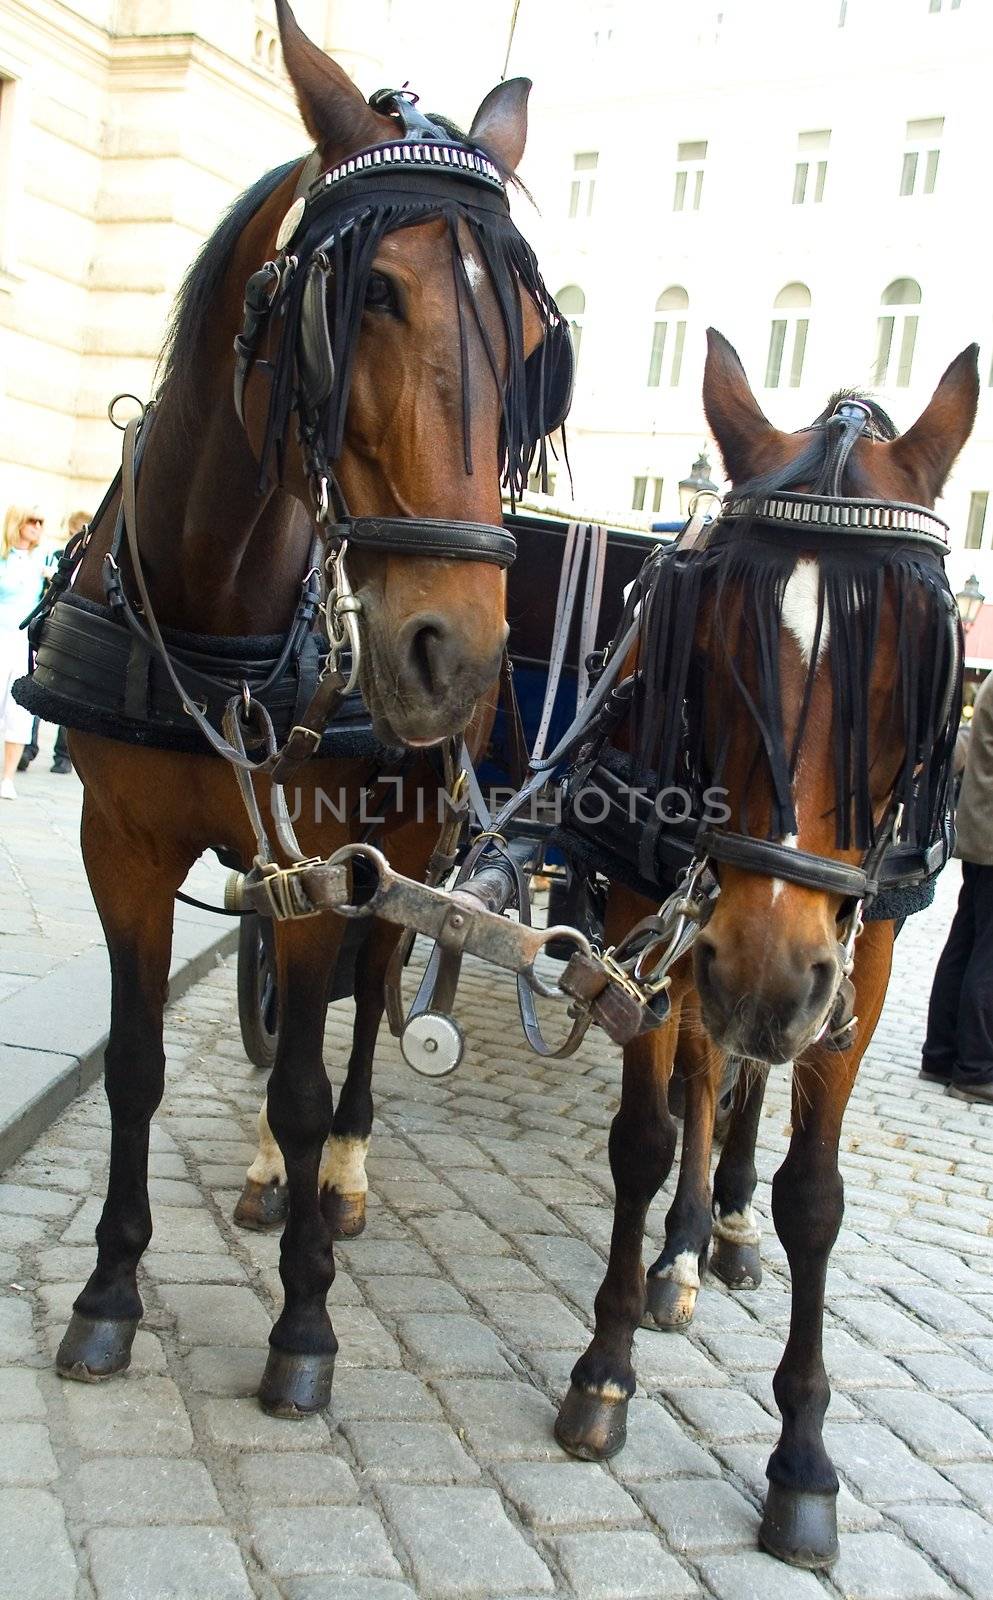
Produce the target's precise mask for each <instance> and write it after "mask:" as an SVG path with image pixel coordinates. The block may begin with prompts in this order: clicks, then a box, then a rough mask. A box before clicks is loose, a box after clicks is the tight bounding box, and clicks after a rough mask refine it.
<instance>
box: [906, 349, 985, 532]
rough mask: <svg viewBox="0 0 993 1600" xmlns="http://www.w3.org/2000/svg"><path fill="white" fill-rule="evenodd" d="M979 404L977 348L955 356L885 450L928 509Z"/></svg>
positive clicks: (966, 436) (968, 429) (973, 419)
mask: <svg viewBox="0 0 993 1600" xmlns="http://www.w3.org/2000/svg"><path fill="white" fill-rule="evenodd" d="M978 405H979V346H978V344H970V345H967V346H966V348H965V349H964V350H963V351H962V352H961V353H960V354H959V355H957V356H956V357H955V360H954V361H953V362H952V364H951V366H950V367H948V369H947V370H946V372H945V373H944V375H943V377H942V379H941V382H940V383H939V384H938V387H937V389H935V391H934V394H933V395H932V396H931V399H930V400H929V402H928V404H927V407H926V409H925V410H924V411H923V412H922V413H921V415H920V416H919V417H918V419H917V421H916V422H915V423H914V425H913V427H910V428H908V429H907V431H906V433H902V434H901V435H900V436H899V438H898V439H894V440H893V442H892V444H889V445H887V447H886V448H887V449H888V450H889V452H890V457H891V459H892V460H893V461H895V462H896V463H897V465H898V466H900V467H901V468H902V469H903V471H904V472H906V473H909V475H910V477H911V479H912V481H913V483H914V485H915V492H916V494H917V497H918V499H919V500H920V501H921V502H922V503H923V504H924V505H933V504H934V502H935V500H937V498H938V496H939V495H940V493H941V491H942V489H943V488H944V487H945V479H946V478H947V477H948V474H949V472H950V471H951V469H952V464H953V462H954V460H955V457H956V456H957V455H958V453H959V451H960V450H961V448H962V446H963V445H964V444H965V441H966V440H967V439H968V437H969V435H970V433H971V432H972V425H973V423H974V422H975V420H976V408H977V406H978Z"/></svg>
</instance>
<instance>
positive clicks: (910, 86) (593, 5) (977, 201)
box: [0, 0, 993, 595]
mask: <svg viewBox="0 0 993 1600" xmlns="http://www.w3.org/2000/svg"><path fill="white" fill-rule="evenodd" d="M296 11H297V15H298V17H299V19H300V21H301V23H302V24H303V25H304V26H305V27H306V28H307V29H308V31H309V32H310V33H311V35H312V37H314V38H315V39H317V40H318V41H319V42H321V43H322V44H323V45H324V46H325V47H326V48H328V49H331V50H332V51H333V52H334V53H335V54H336V55H337V56H338V58H339V59H340V60H342V61H343V63H344V64H345V65H346V66H347V67H348V69H349V70H350V71H351V72H352V73H353V75H354V76H355V77H356V79H357V81H358V82H359V84H360V85H361V87H362V88H363V89H365V90H366V91H370V90H372V89H374V88H377V87H379V86H380V85H381V84H382V83H383V82H391V83H393V82H395V83H400V82H403V81H404V80H405V79H407V78H409V79H410V80H411V82H412V84H413V86H414V87H415V88H418V89H420V90H421V91H422V93H423V101H424V104H425V106H426V107H427V108H428V109H433V108H441V109H443V110H445V111H447V112H449V113H450V114H451V115H453V116H454V117H455V118H456V119H461V120H462V121H463V123H468V122H469V121H470V120H471V117H472V113H473V110H474V108H475V106H476V105H477V104H478V101H479V100H480V98H481V97H482V95H483V94H484V93H485V91H486V90H487V89H488V88H489V87H490V86H491V85H492V84H493V83H494V82H496V81H497V80H498V79H499V77H500V76H501V73H502V72H503V70H504V67H505V65H506V67H507V71H508V72H509V73H510V74H515V73H523V74H526V75H527V76H529V77H531V78H533V79H534V83H535V89H534V94H533V96H532V112H531V132H530V138H529V144H528V151H527V154H526V156H525V162H524V167H523V173H522V175H523V177H524V179H525V182H526V183H527V185H528V187H529V188H530V190H531V193H532V194H533V195H534V197H535V199H536V201H537V205H538V211H537V213H536V212H535V211H534V210H532V208H531V207H530V206H529V205H528V204H527V202H526V201H525V200H523V199H520V198H518V199H517V200H516V201H515V207H516V209H517V210H518V213H519V216H520V221H521V225H522V227H523V228H524V230H525V232H526V233H527V235H528V237H529V238H531V239H532V241H533V242H534V243H535V245H536V247H537V249H538V253H539V259H540V260H541V263H542V267H543V270H544V273H545V277H546V280H547V282H548V284H549V287H550V288H551V289H552V291H553V292H555V293H557V294H558V295H559V297H560V300H561V303H562V305H563V308H564V309H566V310H567V312H568V314H569V316H570V319H571V320H572V322H573V324H574V328H575V330H576V337H577V343H578V347H579V366H578V372H579V379H578V387H577V395H576V404H575V408H574V412H573V417H572V420H571V424H570V442H569V449H570V459H571V462H572V467H573V475H574V481H575V494H576V500H577V502H578V504H579V505H580V506H581V507H582V508H583V509H584V510H587V511H590V512H592V511H596V513H597V514H600V515H603V516H605V517H606V516H609V515H611V514H614V515H620V514H626V515H627V516H628V517H633V518H634V520H636V521H638V520H641V521H642V522H644V523H647V522H650V521H651V520H652V519H653V517H654V518H658V517H661V518H674V517H675V516H677V515H678V510H679V496H678V484H679V480H680V479H681V478H683V477H685V476H686V475H687V473H688V472H689V469H690V466H691V464H692V462H693V460H694V458H695V457H696V456H697V454H698V452H699V450H700V448H701V445H702V444H704V443H705V442H706V441H707V430H706V423H705V420H704V417H703V411H702V406H701V399H700V389H701V377H702V369H703V359H704V350H705V343H704V330H705V328H706V327H707V325H708V324H714V325H715V326H717V327H718V328H720V329H721V331H722V332H723V333H725V334H726V335H727V337H728V338H729V339H730V340H731V341H732V343H733V344H734V345H735V346H736V347H737V349H738V351H739V352H740V354H741V357H742V359H743V361H744V363H745V366H746V369H747V371H748V373H749V377H750V379H751V381H752V384H753V387H754V388H755V391H756V394H757V396H758V398H759V401H760V403H761V404H762V406H763V408H764V409H765V410H766V411H767V413H768V415H769V416H770V418H771V419H772V420H773V421H774V422H775V423H776V424H777V425H779V426H781V427H789V428H795V427H799V426H801V425H802V424H803V423H805V422H808V421H810V420H811V419H812V418H813V417H814V416H815V415H816V414H817V413H818V412H819V411H820V410H821V409H822V407H823V406H824V404H825V402H826V401H827V399H828V397H829V395H830V394H831V392H832V391H833V390H834V389H836V388H838V387H841V386H843V385H857V386H864V387H866V388H868V389H869V390H870V391H871V392H872V393H873V394H874V395H876V396H877V397H878V398H879V399H880V401H881V402H882V403H883V405H884V406H886V408H887V409H888V410H890V411H891V413H892V415H893V417H894V420H895V421H896V423H897V424H898V426H900V427H906V426H907V425H908V424H909V423H910V422H911V421H912V420H913V419H914V417H916V416H917V415H918V413H919V412H920V411H921V410H922V409H923V406H924V405H925V404H926V401H927V399H928V397H929V395H930V393H931V391H932V389H933V387H934V385H935V383H936V381H937V379H938V377H939V376H940V374H941V372H942V371H943V369H944V367H945V366H946V365H947V363H948V362H949V361H950V360H951V358H952V357H953V356H954V355H955V354H956V352H957V351H958V350H960V349H961V348H962V347H963V345H965V344H967V343H969V342H970V341H971V340H973V339H976V340H978V341H979V343H980V345H981V348H982V356H981V363H982V383H983V390H982V398H981V402H980V414H979V422H978V426H977V429H976V433H975V436H974V438H973V439H972V440H971V441H970V443H969V445H968V446H967V448H966V450H965V452H964V453H963V456H962V459H961V461H960V463H959V465H958V467H957V468H956V470H955V474H954V476H953V479H952V481H951V483H950V485H949V489H948V493H947V495H946V497H945V502H944V504H943V506H942V507H941V508H940V509H941V510H942V511H943V513H944V514H945V515H946V516H947V517H948V519H949V520H950V522H951V523H952V528H953V542H955V543H956V544H957V545H958V546H960V547H966V545H967V543H968V548H962V549H961V550H960V551H959V552H957V553H956V556H955V558H954V561H953V566H952V572H951V576H952V580H953V584H956V585H957V584H959V583H961V581H962V580H963V579H964V578H965V576H966V575H967V574H968V572H969V571H972V570H975V571H976V572H977V574H978V576H979V578H980V582H981V584H982V586H983V588H984V589H985V591H986V593H987V594H988V595H993V555H990V551H991V548H993V508H990V509H989V511H988V513H987V508H986V499H985V497H987V496H989V497H991V498H993V387H991V385H990V378H991V375H993V374H991V358H993V348H991V347H993V268H991V264H990V261H989V252H988V249H987V225H986V221H985V214H986V209H987V208H986V205H985V199H986V185H985V182H984V176H985V163H986V161H987V159H988V156H989V154H990V152H991V150H993V101H991V97H990V94H989V89H988V85H989V82H990V69H991V66H993V5H991V4H990V0H802V3H798V0H723V3H722V4H720V5H718V4H713V3H712V0H693V3H692V4H688V3H687V0H571V3H567V0H519V4H517V5H515V4H514V0H486V3H481V4H474V5H472V6H468V5H466V4H465V3H464V0H435V4H434V5H433V6H432V7H431V8H430V11H429V12H428V11H426V9H425V7H424V6H423V5H420V4H419V5H416V6H415V5H414V4H413V3H412V0H296ZM426 16H429V17H430V26H427V25H426V22H425V18H426ZM274 22H275V17H274V10H273V7H272V5H271V0H210V3H209V4H204V3H197V0H4V8H3V12H2V14H0V499H3V500H4V502H5V503H6V502H8V501H11V500H22V501H24V500H26V501H32V502H33V501H41V502H42V504H44V505H45V506H46V507H47V509H48V510H49V513H50V516H51V518H52V519H53V520H56V519H57V518H58V517H59V516H61V515H62V514H63V513H64V512H65V511H67V510H68V509H70V508H71V507H73V506H75V505H77V504H81V505H83V506H90V507H92V505H93V504H94V503H95V500H96V498H97V497H98V495H99V492H100V490H101V489H102V487H103V485H104V484H105V482H106V481H107V480H108V479H109V477H110V476H111V474H112V472H113V468H114V463H115V456H116V452H117V449H118V445H119V439H118V436H117V435H116V434H115V433H114V432H113V430H112V429H111V428H110V426H109V424H108V423H107V421H106V404H107V400H108V399H109V397H110V396H111V395H112V394H114V393H116V392H117V391H119V390H124V389H128V390H134V391H135V392H136V393H138V394H139V395H147V394H148V393H149V392H150V390H151V387H152V384H153V377H154V368H155V360H156V356H157V353H158V351H159V348H160V346H161V343H162V338H163V334H164V330H165V325H166V320H167V315H168V309H169V305H170V302H171V299H172V296H173V294H174V292H175V289H176V286H177V285H178V282H179V280H180V278H181V276H182V273H183V271H184V270H185V268H186V266H187V264H188V262H189V260H190V259H191V257H192V256H193V254H194V253H195V250H196V248H197V246H198V244H199V242H200V241H201V239H202V238H203V237H204V236H205V235H206V234H207V233H208V232H209V231H210V229H211V228H212V227H213V225H214V223H215V222H216V220H217V219H218V217H219V216H220V214H221V212H222V211H223V210H224V208H225V206H226V205H227V204H228V203H229V202H230V200H231V199H232V198H233V196H234V195H235V194H236V193H237V192H238V191H239V190H240V189H241V188H243V187H244V186H245V185H246V184H248V183H249V182H251V181H252V180H253V179H254V178H255V177H257V176H258V175H259V174H260V173H261V172H263V171H265V170H266V169H267V168H268V167H270V166H273V165H275V164H276V163H277V162H278V161H280V160H283V159H285V158H287V157H289V156H292V155H293V154H295V153H297V152H302V151H303V150H304V149H305V148H306V144H307V140H306V135H305V134H304V133H303V130H302V128H301V126H300V123H299V119H298V117H297V114H296V109H295V106H294V104H293V100H292V95H291V93H290V91H289V87H288V85H287V82H286V79H285V76H284V74H283V72H282V68H281V63H280V60H279V53H278V44H277V42H276V37H275V30H274ZM708 448H709V450H710V458H711V462H712V475H713V476H714V477H715V478H719V476H720V472H719V467H718V462H717V456H716V452H715V451H714V449H713V446H712V445H709V444H708ZM567 494H568V477H567V475H566V473H565V472H564V469H563V468H562V467H561V466H559V468H558V471H557V474H556V483H555V499H556V501H557V502H559V503H561V502H563V501H564V500H565V499H566V497H567ZM635 508H638V509H635Z"/></svg>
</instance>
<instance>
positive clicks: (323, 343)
mask: <svg viewBox="0 0 993 1600" xmlns="http://www.w3.org/2000/svg"><path fill="white" fill-rule="evenodd" d="M370 104H371V105H372V106H373V107H374V109H375V110H377V111H379V112H381V113H385V114H387V115H390V116H393V117H394V118H395V119H396V122H397V133H398V137H397V139H396V141H395V142H394V143H387V144H381V145H375V146H372V147H371V148H369V149H366V150H360V151H357V152H356V153H355V154H354V155H353V156H350V157H349V158H348V159H347V160H346V161H343V162H342V163H341V164H340V165H339V166H336V167H334V168H332V169H331V170H330V171H327V172H323V171H321V170H320V162H319V158H318V157H317V155H316V153H315V156H313V157H311V159H310V160H309V161H308V162H307V164H306V166H305V167H304V169H303V172H302V173H301V176H300V180H299V182H298V185H297V190H296V195H295V198H294V200H293V204H292V205H291V207H290V209H289V211H288V212H287V214H286V216H285V218H284V220H283V223H282V226H281V228H280V230H279V234H278V236H277V254H276V256H275V258H274V259H273V260H271V261H267V262H266V263H265V264H264V266H262V267H261V268H260V269H259V271H258V272H256V273H254V274H253V275H252V277H251V278H250V279H249V282H248V285H247V287H246V291H245V316H244V323H243V326H242V329H241V332H240V333H239V335H238V338H237V339H236V340H235V376H234V400H235V409H236V411H237V413H238V416H239V418H240V420H241V421H242V424H243V425H244V420H245V418H244V395H245V386H246V383H247V379H248V376H249V374H250V372H251V371H252V369H253V367H255V366H256V365H257V366H259V367H264V369H265V370H266V371H267V373H268V376H269V378H270V385H271V388H270V404H269V412H268V420H267V426H266V439H265V443H264V446H263V451H262V468H263V476H265V473H266V471H267V466H268V463H269V462H270V461H271V460H272V459H273V457H275V458H276V460H277V476H278V472H279V469H280V467H281V459H280V458H281V451H282V442H283V432H284V430H285V426H286V418H287V415H288V414H289V412H293V413H295V415H296V419H297V426H298V432H299V437H300V442H301V446H302V448H303V455H304V464H305V468H306V471H307V476H308V479H309V482H310V486H311V492H312V497H313V503H314V514H315V520H316V521H317V523H318V524H319V525H320V527H321V530H322V534H323V537H324V539H325V541H326V543H327V544H328V546H329V547H330V549H331V551H332V552H334V551H336V550H338V549H340V548H341V547H342V546H344V545H345V544H346V543H347V545H348V546H349V547H350V548H354V549H363V548H366V549H374V550H377V551H384V552H391V553H395V554H400V555H418V556H431V557H443V558H445V559H449V560H452V559H454V560H463V561H484V562H490V563H492V564H494V565H496V566H499V567H508V566H510V564H511V562H512V561H513V560H514V556H515V554H516V548H517V546H516V540H515V539H514V536H513V534H511V533H508V532H507V530H506V529H505V528H503V527H495V526H491V525H490V524H484V523H476V522H465V521H460V520H453V519H448V518H429V517H416V516H405V517H387V516H353V515H352V514H351V513H350V511H349V508H348V505H347V502H346V499H345V495H344V493H343V491H342V488H341V485H340V483H339V481H338V478H337V475H336V473H335V471H334V460H335V457H336V455H337V451H338V449H339V448H340V442H341V428H342V406H341V403H340V402H341V398H342V396H341V392H340V391H341V389H342V387H343V385H344V386H345V387H346V388H347V376H348V375H347V373H345V372H342V371H341V370H338V368H339V365H347V364H348V358H347V357H346V362H344V363H336V361H335V355H334V350H333V342H332V328H331V326H330V324H329V314H328V305H329V299H330V300H332V301H334V300H335V296H336V295H337V296H338V298H339V299H340V284H339V283H337V282H336V271H335V269H336V265H337V266H338V268H339V269H340V266H341V260H342V256H341V244H342V241H343V240H345V241H346V242H347V239H348V235H349V233H350V232H354V230H355V229H356V228H357V227H358V226H359V225H360V224H363V225H364V224H365V223H366V222H367V221H368V218H369V216H370V215H371V213H372V212H373V211H374V210H375V208H377V207H378V208H381V209H384V210H385V209H387V208H389V209H390V219H391V221H392V227H398V226H404V225H405V221H404V217H405V205H406V207H407V208H408V210H409V209H410V208H412V207H414V206H416V207H417V208H418V211H417V215H418V216H421V215H423V214H424V213H425V206H426V205H427V206H430V205H432V204H434V203H436V205H437V209H438V211H439V212H441V211H445V212H446V214H449V215H450V214H451V213H452V211H453V209H454V211H455V212H456V213H458V214H466V215H468V214H471V215H473V216H474V217H475V218H476V219H477V220H481V221H482V222H483V223H486V222H489V223H490V225H491V226H494V227H498V228H499V227H502V228H503V229H504V230H505V231H506V232H507V233H508V234H510V233H513V234H514V235H515V236H516V238H517V239H518V240H519V238H520V236H519V235H517V234H516V229H513V225H512V224H511V223H510V221H509V207H508V202H507V194H506V189H505V186H504V182H503V179H502V176H501V174H500V172H499V170H498V168H497V167H496V165H495V164H494V162H493V161H492V160H490V158H489V157H488V156H487V155H486V154H485V152H483V151H481V150H478V149H475V148H472V147H471V146H468V145H466V144H463V143H461V142H459V141H458V140H456V139H455V138H454V137H453V136H452V134H451V133H450V132H449V130H448V129H447V128H446V127H444V126H443V125H442V124H441V123H440V122H434V121H432V120H431V119H430V118H428V117H426V116H424V115H423V113H421V112H420V111H418V109H417V106H416V97H414V96H411V95H410V94H409V93H408V92H406V91H394V90H381V91H379V93H378V94H376V95H373V96H372V99H371V101H370ZM382 231H392V230H391V228H389V227H384V228H383V229H382ZM521 244H522V245H523V241H521ZM523 249H524V252H526V257H527V258H529V260H530V261H533V257H530V252H529V251H527V247H526V246H524V247H523ZM370 254H371V252H370ZM364 268H365V270H366V271H368V269H369V261H368V260H366V261H365V262H364ZM463 273H464V268H463ZM463 287H464V286H463ZM525 287H526V288H527V289H529V290H530V292H531V293H532V297H533V298H534V299H535V301H536V304H537V307H538V311H539V314H540V315H541V317H542V321H543V323H544V327H545V338H544V340H543V343H542V347H539V351H537V352H535V355H534V356H532V357H529V358H528V361H527V362H526V363H525V367H526V368H528V369H529V370H527V372H526V380H527V392H528V419H527V432H528V445H529V446H530V448H532V449H533V448H534V447H536V446H537V445H538V444H539V442H540V440H541V439H543V438H544V436H545V435H546V434H548V433H551V432H553V431H554V430H555V429H557V428H559V427H561V425H562V423H563V422H564V420H565V416H566V413H567V412H568V409H569V404H570V402H571V397H572V377H573V356H572V344H571V338H570V334H569V330H568V327H567V325H566V324H565V322H564V320H563V319H562V318H561V316H560V315H559V313H558V310H557V308H556V307H555V304H554V301H552V299H551V296H550V295H549V294H548V292H547V290H546V289H545V287H544V284H543V283H542V282H541V279H540V276H538V275H537V269H536V268H535V275H534V277H533V279H532V281H531V282H527V283H525ZM461 314H462V313H461V310H460V316H461ZM264 335H268V337H269V343H270V348H271V347H272V345H273V344H275V345H276V351H275V355H274V357H273V358H272V359H267V360H265V361H263V360H262V359H261V358H260V356H259V349H260V345H261V342H262V339H263V336H264ZM536 357H537V358H538V359H537V361H536ZM512 359H513V356H512ZM532 364H533V365H532ZM463 403H464V404H465V401H464V402H463ZM504 430H505V433H506V432H507V430H508V418H507V411H506V401H505V405H504ZM526 448H527V446H526Z"/></svg>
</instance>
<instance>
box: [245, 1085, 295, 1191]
mask: <svg viewBox="0 0 993 1600" xmlns="http://www.w3.org/2000/svg"><path fill="white" fill-rule="evenodd" d="M246 1176H247V1177H249V1178H250V1179H251V1180H252V1182H253V1183H285V1182H286V1162H285V1161H284V1160H283V1152H282V1151H281V1150H280V1148H279V1145H278V1144H277V1143H276V1141H275V1139H274V1138H273V1133H272V1129H271V1128H270V1126H269V1116H268V1113H267V1111H266V1102H265V1101H264V1100H263V1102H262V1110H261V1111H260V1112H259V1149H258V1154H257V1156H256V1157H255V1160H254V1161H253V1162H252V1164H251V1166H250V1167H249V1169H248V1172H247V1174H246Z"/></svg>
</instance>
